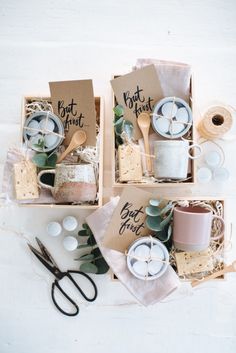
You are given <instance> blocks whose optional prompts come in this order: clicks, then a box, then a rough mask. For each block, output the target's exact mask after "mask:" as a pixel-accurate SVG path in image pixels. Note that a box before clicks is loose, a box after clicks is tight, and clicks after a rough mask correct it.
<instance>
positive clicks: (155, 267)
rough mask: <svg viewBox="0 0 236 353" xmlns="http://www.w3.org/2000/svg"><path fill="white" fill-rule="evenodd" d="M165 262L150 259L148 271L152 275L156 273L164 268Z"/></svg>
mask: <svg viewBox="0 0 236 353" xmlns="http://www.w3.org/2000/svg"><path fill="white" fill-rule="evenodd" d="M162 266H163V263H162V262H160V261H154V260H153V261H150V262H149V263H148V273H149V274H150V275H151V276H154V275H156V274H157V273H158V272H160V270H161V269H162Z"/></svg>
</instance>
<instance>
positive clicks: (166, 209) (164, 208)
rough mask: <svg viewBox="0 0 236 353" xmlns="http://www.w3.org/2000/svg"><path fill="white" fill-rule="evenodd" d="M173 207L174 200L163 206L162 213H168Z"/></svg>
mask: <svg viewBox="0 0 236 353" xmlns="http://www.w3.org/2000/svg"><path fill="white" fill-rule="evenodd" d="M171 208H173V204H172V202H169V203H168V204H167V205H166V206H165V207H163V208H162V210H161V214H165V213H167V212H168V211H169V210H170V209H171Z"/></svg>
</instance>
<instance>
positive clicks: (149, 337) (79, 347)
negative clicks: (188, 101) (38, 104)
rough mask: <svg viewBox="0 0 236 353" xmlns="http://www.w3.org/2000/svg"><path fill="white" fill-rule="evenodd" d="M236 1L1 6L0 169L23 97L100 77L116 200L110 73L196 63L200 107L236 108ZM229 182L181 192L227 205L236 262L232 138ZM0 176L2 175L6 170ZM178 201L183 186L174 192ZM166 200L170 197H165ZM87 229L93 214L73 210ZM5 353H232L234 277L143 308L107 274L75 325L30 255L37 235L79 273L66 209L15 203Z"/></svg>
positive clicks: (1, 330)
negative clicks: (65, 241)
mask: <svg viewBox="0 0 236 353" xmlns="http://www.w3.org/2000/svg"><path fill="white" fill-rule="evenodd" d="M235 10H236V3H235V1H234V0H227V1H223V0H214V1H213V0H212V1H211V0H205V1H203V0H199V1H197V0H191V1H188V0H182V1H181V0H169V1H166V0H162V1H159V0H146V1H139V0H136V1H135V0H129V1H125V0H119V1H118V0H116V1H112V0H99V1H91V0H90V1H89V0H86V1H85V0H77V1H72V0H47V1H46V0H41V1H37V2H36V1H32V0H31V1H30V0H21V1H17V0H1V1H0V62H1V65H0V107H1V118H0V119H1V120H0V134H1V150H0V163H1V171H2V164H3V162H4V158H5V155H6V150H7V148H8V147H9V146H11V145H12V144H14V143H16V141H18V140H19V124H20V103H21V97H22V95H23V94H36V95H37V94H38V93H43V94H48V93H49V89H48V81H50V80H63V79H65V80H68V79H80V78H93V80H94V87H95V93H96V95H103V96H105V116H106V138H105V151H106V154H105V188H104V191H105V198H106V200H107V199H108V198H109V197H110V196H111V195H112V189H111V174H110V159H111V158H110V152H109V151H110V139H109V136H110V128H111V121H112V113H111V102H112V97H111V91H110V85H109V79H110V77H111V74H113V73H116V72H119V73H125V72H128V71H129V70H130V68H131V66H132V65H133V64H134V63H135V60H136V58H138V57H154V58H161V59H169V60H178V61H184V62H189V63H191V64H192V65H193V68H194V72H195V81H196V99H197V104H198V108H199V111H202V110H203V109H204V107H205V106H208V105H209V104H210V103H212V102H214V101H217V102H219V101H222V102H225V103H227V104H231V105H234V106H235V96H236V88H235V87H236V86H235V82H236V70H235V62H236V25H235V14H236V11H235ZM224 148H225V151H226V165H227V167H228V169H229V170H230V173H231V179H230V180H229V181H228V182H227V183H225V184H224V185H217V184H216V183H212V184H211V185H209V184H208V185H205V186H195V187H192V188H187V189H184V188H183V189H181V190H182V192H181V196H185V195H198V194H199V193H200V194H201V195H203V194H205V195H211V194H212V195H214V196H217V195H220V196H221V197H227V198H228V222H231V221H233V239H232V243H233V248H232V250H231V252H229V253H228V255H227V259H228V261H230V260H231V259H233V258H235V257H236V256H235V225H236V221H235V213H234V211H235V201H236V186H235V185H236V167H235V152H236V147H235V142H233V143H232V142H231V143H227V144H224ZM1 174H2V173H1ZM170 192H171V194H175V195H177V194H178V190H177V189H173V190H171V191H170ZM160 193H161V194H162V195H167V194H168V193H169V190H168V189H164V190H161V191H160ZM70 213H71V214H74V215H76V216H77V217H78V218H79V220H80V221H81V222H82V221H83V219H84V217H85V212H84V211H83V212H82V211H81V212H80V213H78V212H77V211H73V212H70ZM0 214H1V216H0V217H1V218H0V222H1V223H0V225H1V227H2V228H9V229H11V230H10V231H6V230H1V233H0V278H1V289H0V352H1V353H31V352H34V353H41V352H44V353H52V352H55V353H64V352H70V353H74V352H87V353H90V352H98V353H99V352H111V353H118V352H121V351H129V352H135V353H142V352H148V353H159V352H160V353H161V352H162V353H169V352H175V353H178V352H181V353H183V352H191V353H199V352H209V353H219V352H225V353H234V352H235V351H236V299H235V291H236V277H235V275H234V274H232V275H229V276H228V278H227V281H225V282H223V283H222V282H221V283H219V282H211V283H208V284H206V285H204V286H202V287H199V288H198V289H196V290H194V291H192V290H191V289H190V288H189V286H188V285H183V286H182V287H181V288H180V290H179V291H178V292H177V293H175V294H174V295H172V296H171V297H169V298H167V299H166V300H165V301H164V303H160V304H158V305H155V306H153V307H149V308H144V307H141V306H140V305H139V304H137V303H135V301H134V299H133V298H132V297H131V296H130V295H129V294H128V293H127V291H126V290H125V289H124V288H123V287H122V285H121V284H120V283H112V282H111V281H110V279H109V276H108V275H105V276H101V277H98V276H96V277H95V280H96V283H97V285H98V289H99V297H98V300H97V301H96V302H95V303H92V304H87V303H86V304H84V303H82V300H81V313H80V316H78V317H76V318H67V317H64V316H62V315H61V314H59V313H58V312H57V311H56V310H55V308H54V306H53V305H52V303H51V300H50V283H51V277H50V275H49V274H48V273H47V272H46V271H45V270H44V269H43V268H42V267H41V266H40V264H39V263H38V262H37V261H36V260H35V259H34V258H33V257H31V256H30V255H29V251H28V249H27V247H26V242H25V240H24V239H23V238H22V237H20V236H19V235H16V234H15V233H14V232H13V230H16V231H18V232H23V233H24V234H25V235H26V236H27V237H28V238H29V239H31V240H32V239H33V237H34V236H35V235H38V236H39V237H40V238H41V239H43V240H44V242H45V244H47V246H48V247H49V249H50V250H51V251H52V253H53V254H54V255H55V258H56V259H57V260H58V263H60V264H61V266H62V268H64V269H67V268H68V267H71V268H76V265H77V264H76V263H75V262H74V261H73V259H74V257H76V254H77V253H73V254H69V253H66V252H65V251H64V250H63V248H62V245H61V241H62V238H63V237H61V238H58V239H49V238H48V237H47V236H46V234H45V224H46V222H47V221H49V220H53V219H57V220H61V219H62V218H63V216H64V215H67V214H68V211H67V210H66V209H65V210H61V209H60V210H54V209H50V210H48V211H45V210H40V211H38V210H37V209H27V208H20V209H19V208H16V207H14V206H11V205H9V206H7V207H4V208H3V207H2V208H1V209H0Z"/></svg>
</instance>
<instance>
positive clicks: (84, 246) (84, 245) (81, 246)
mask: <svg viewBox="0 0 236 353" xmlns="http://www.w3.org/2000/svg"><path fill="white" fill-rule="evenodd" d="M84 248H91V245H88V244H81V245H79V246H78V247H77V249H84Z"/></svg>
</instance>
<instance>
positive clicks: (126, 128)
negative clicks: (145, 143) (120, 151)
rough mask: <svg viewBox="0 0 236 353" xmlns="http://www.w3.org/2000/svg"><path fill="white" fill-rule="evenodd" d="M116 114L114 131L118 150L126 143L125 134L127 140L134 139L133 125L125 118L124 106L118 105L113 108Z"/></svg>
mask: <svg viewBox="0 0 236 353" xmlns="http://www.w3.org/2000/svg"><path fill="white" fill-rule="evenodd" d="M113 111H114V113H115V118H114V122H113V124H114V131H115V143H116V148H117V147H118V146H119V145H122V144H123V143H124V140H125V139H124V136H123V135H124V133H125V136H126V138H127V139H131V138H132V137H133V129H134V127H133V124H132V123H131V121H129V120H126V119H125V118H124V108H123V106H122V105H120V104H118V105H116V106H115V107H114V108H113Z"/></svg>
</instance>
